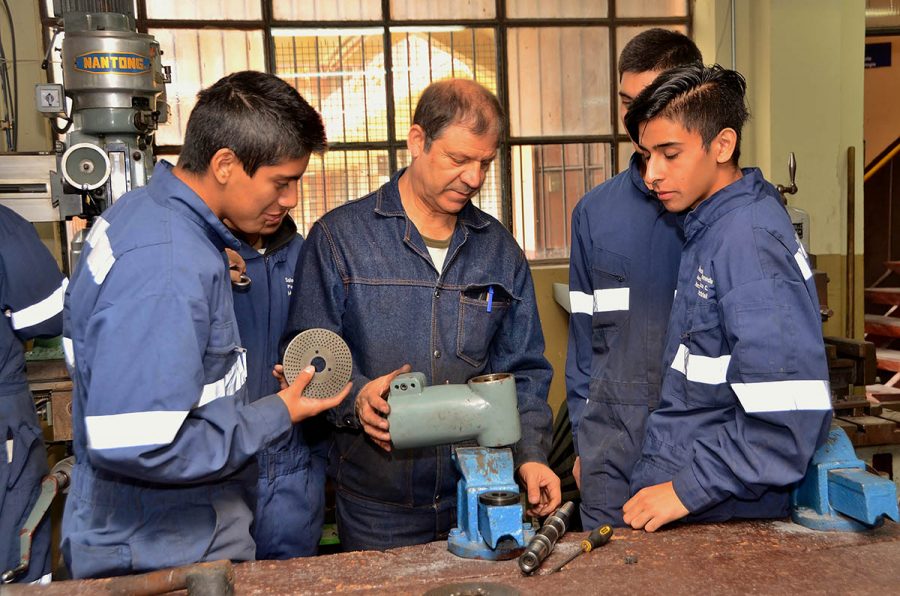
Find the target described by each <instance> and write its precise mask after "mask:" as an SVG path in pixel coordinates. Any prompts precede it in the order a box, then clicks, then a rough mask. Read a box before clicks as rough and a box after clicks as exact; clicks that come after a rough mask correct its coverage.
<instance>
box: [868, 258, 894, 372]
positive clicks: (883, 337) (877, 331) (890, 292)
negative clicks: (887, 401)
mask: <svg viewBox="0 0 900 596" xmlns="http://www.w3.org/2000/svg"><path fill="white" fill-rule="evenodd" d="M885 266H886V267H887V271H885V273H884V275H882V276H881V277H880V278H879V279H878V281H876V282H875V284H873V286H872V287H870V288H866V301H867V302H868V303H869V304H872V305H879V306H884V307H887V309H886V310H885V312H884V314H883V315H875V314H867V315H866V317H865V322H866V339H867V340H868V341H871V342H873V343H874V344H875V348H876V350H875V358H876V361H877V363H878V369H879V370H883V371H888V372H890V373H893V376H892V377H891V379H890V380H889V381H888V382H886V383H885V386H887V387H895V386H897V385H898V384H900V349H897V348H900V312H898V306H900V288H890V287H883V286H881V285H880V284H881V283H882V282H884V281H885V280H887V279H888V278H889V277H892V276H896V275H900V261H887V262H885Z"/></svg>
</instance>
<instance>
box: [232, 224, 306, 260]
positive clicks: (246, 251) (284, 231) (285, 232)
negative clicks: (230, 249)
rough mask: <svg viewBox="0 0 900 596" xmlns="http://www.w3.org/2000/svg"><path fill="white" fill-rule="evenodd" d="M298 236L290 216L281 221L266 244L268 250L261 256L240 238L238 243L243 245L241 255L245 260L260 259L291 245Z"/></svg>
mask: <svg viewBox="0 0 900 596" xmlns="http://www.w3.org/2000/svg"><path fill="white" fill-rule="evenodd" d="M296 235H297V224H296V223H294V220H293V219H291V216H290V215H285V216H284V219H283V220H281V225H280V226H278V229H277V230H275V232H273V233H272V235H271V236H270V237H269V241H268V243H266V250H265V252H264V253H262V254H260V252H259V251H258V250H256V249H255V248H253V247H252V246H250V245H249V244H247V243H246V242H244V241H243V240H241V239H240V238H238V241H239V242H240V243H241V249H240V251H238V252H240V254H241V256H242V257H243V258H244V260H245V261H246V260H248V259H258V258H260V257H262V256H263V255H265V256H267V257H268V256H271V255H273V254H275V253H276V252H278V251H279V250H281V249H282V248H284V247H285V246H287V245H288V244H290V242H291V240H293V239H294V236H296Z"/></svg>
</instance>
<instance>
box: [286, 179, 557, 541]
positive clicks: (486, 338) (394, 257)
mask: <svg viewBox="0 0 900 596" xmlns="http://www.w3.org/2000/svg"><path fill="white" fill-rule="evenodd" d="M404 171H405V170H404ZM402 173H403V171H401V172H398V173H397V174H395V175H394V177H393V178H392V179H391V180H390V181H389V182H387V183H386V184H385V185H384V186H382V187H381V188H379V189H378V190H376V191H375V192H373V193H371V194H370V195H368V196H366V197H364V198H362V199H359V200H357V201H353V202H351V203H348V204H346V205H342V206H340V207H338V208H336V209H334V210H332V211H331V212H329V213H327V214H326V215H325V216H323V217H322V219H320V220H319V221H318V222H317V223H316V224H315V225H314V226H313V228H312V230H311V231H310V233H309V236H308V238H307V240H306V242H305V243H304V244H303V250H302V251H301V255H300V262H299V263H298V265H297V274H296V275H295V279H296V280H297V287H296V291H295V292H294V296H293V300H292V304H291V317H290V322H289V324H288V327H289V329H292V330H294V331H297V330H303V329H309V328H314V327H324V328H327V329H330V330H332V331H335V332H336V333H338V334H339V335H341V337H343V339H344V340H345V341H346V342H347V344H348V346H349V347H350V352H351V354H352V356H353V378H352V381H353V392H352V393H351V395H350V397H348V398H347V399H346V400H344V402H343V403H342V404H341V405H340V406H339V407H337V408H334V409H333V410H331V411H330V420H331V421H332V422H333V423H334V424H335V425H336V427H337V428H336V432H335V435H334V442H335V445H334V448H333V449H332V453H331V458H330V466H329V468H330V472H331V473H332V474H333V476H334V478H335V482H336V484H337V521H338V531H339V533H340V538H341V544H342V546H343V547H344V549H345V550H359V549H387V548H392V547H396V546H405V545H410V544H421V543H424V542H429V541H433V540H438V539H442V538H445V537H446V534H447V532H448V531H449V529H450V528H451V527H452V525H453V522H454V518H455V513H456V482H457V480H458V479H459V475H458V472H457V470H456V467H455V465H454V464H453V462H452V460H451V458H450V446H448V445H440V446H436V447H427V448H421V449H408V450H394V451H391V452H386V451H384V450H383V449H382V448H381V447H378V446H377V445H375V444H374V443H373V442H372V441H371V440H369V439H368V438H367V435H366V434H365V433H364V432H363V430H362V429H361V427H360V425H359V422H358V420H357V417H356V415H355V413H354V408H355V400H356V392H358V391H359V390H360V389H361V388H362V387H363V386H364V385H365V384H366V383H367V382H368V381H369V380H371V379H374V378H377V377H380V376H382V375H384V374H387V373H389V372H391V371H393V370H394V369H396V368H399V367H400V366H401V365H403V364H404V363H409V364H410V365H411V366H412V370H414V371H420V372H422V373H423V374H424V375H425V378H426V380H427V382H428V384H429V385H436V384H442V383H465V382H466V381H467V380H468V379H470V378H472V377H474V376H476V375H480V374H486V373H492V372H496V373H500V372H508V373H514V374H515V376H516V390H517V393H518V404H519V416H520V419H521V424H522V438H521V440H520V441H519V442H518V443H517V444H516V445H515V446H513V452H514V461H515V465H516V466H518V465H520V464H522V463H524V462H529V461H536V462H541V463H546V461H547V459H546V458H547V452H548V451H549V448H550V438H551V436H552V435H551V420H552V415H551V411H550V407H549V406H548V404H547V391H548V389H549V384H550V377H551V375H552V370H551V368H550V364H549V362H547V360H546V359H545V358H544V355H543V354H544V338H543V333H542V332H541V326H540V320H539V318H538V312H537V305H536V302H535V296H534V284H533V282H532V279H531V272H530V270H529V268H528V263H527V261H526V260H525V255H524V253H523V252H522V250H521V249H520V248H519V246H518V245H517V244H516V241H515V239H514V238H513V237H512V235H510V233H509V232H508V231H507V230H506V229H505V228H504V227H503V226H502V225H501V224H500V223H499V222H498V221H497V220H495V219H494V218H492V217H490V216H489V215H487V214H485V213H484V212H482V211H481V210H479V209H478V208H476V207H475V206H474V205H472V204H471V203H470V204H468V205H466V206H465V207H464V208H463V209H462V211H460V213H459V215H458V219H457V225H456V229H455V231H454V232H453V236H452V238H451V241H450V247H449V249H448V252H447V257H446V260H445V261H444V265H443V269H442V271H441V273H438V271H437V269H436V268H435V266H434V265H433V263H432V261H431V257H430V256H429V253H428V249H427V248H426V246H425V242H424V240H423V239H422V236H421V235H420V234H419V232H418V230H417V229H416V227H415V225H414V224H413V223H412V221H411V220H410V219H409V218H408V217H407V216H406V212H405V211H404V210H403V206H402V204H401V201H400V192H399V190H398V187H397V180H398V179H399V177H400V176H401V175H402ZM491 287H493V288H494V293H493V304H492V307H491V308H490V309H489V308H488V303H487V301H486V300H485V299H484V295H485V293H486V290H488V289H489V288H491Z"/></svg>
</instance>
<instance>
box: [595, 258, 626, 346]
mask: <svg viewBox="0 0 900 596" xmlns="http://www.w3.org/2000/svg"><path fill="white" fill-rule="evenodd" d="M628 268H629V259H628V257H624V256H622V255H619V254H616V253H614V252H610V251H608V250H604V249H602V248H598V249H596V250H594V259H593V264H592V266H591V284H592V286H593V288H594V295H593V314H592V316H591V327H592V329H593V333H592V344H593V348H594V353H595V354H599V355H601V356H602V355H605V354H607V353H608V352H609V350H610V348H611V347H612V346H613V344H614V343H615V340H616V338H617V336H618V333H619V326H621V325H622V324H623V323H624V322H625V321H627V320H628V313H629V309H630V306H631V288H630V287H629V275H628Z"/></svg>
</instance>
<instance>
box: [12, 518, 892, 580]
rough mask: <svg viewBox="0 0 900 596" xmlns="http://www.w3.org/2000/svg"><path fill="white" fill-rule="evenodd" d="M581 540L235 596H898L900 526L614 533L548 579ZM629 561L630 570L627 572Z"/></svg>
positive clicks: (303, 573)
mask: <svg viewBox="0 0 900 596" xmlns="http://www.w3.org/2000/svg"><path fill="white" fill-rule="evenodd" d="M584 536H585V534H583V533H579V534H568V535H566V536H565V537H564V538H563V540H562V541H561V542H560V543H559V544H558V545H557V547H556V550H555V551H554V552H553V553H552V554H551V556H550V557H549V558H548V560H547V561H545V562H544V565H543V566H542V567H541V569H539V570H538V572H537V573H536V574H535V575H533V576H531V577H525V576H523V575H522V574H521V572H520V571H519V568H518V566H517V564H516V561H514V560H513V561H503V562H487V561H475V560H467V559H460V558H458V557H456V556H454V555H452V554H450V553H449V552H448V551H447V545H446V543H443V542H434V543H431V544H426V545H422V546H414V547H406V548H399V549H395V550H391V551H387V552H356V553H343V554H336V555H328V556H321V557H315V558H310V559H293V560H290V561H255V562H252V563H243V564H240V565H237V566H235V593H236V594H238V595H250V594H254V595H255V594H337V593H363V594H424V593H425V592H427V591H428V590H430V589H433V588H438V587H440V586H446V585H448V584H454V583H464V582H490V583H493V584H502V585H503V586H506V587H507V588H512V589H513V590H516V591H518V592H519V593H521V594H541V595H553V596H559V595H563V594H578V595H580V596H583V595H589V594H605V593H612V594H666V595H667V596H672V595H676V594H744V593H763V594H808V593H821V594H824V593H841V594H843V593H852V594H878V595H887V594H900V525H898V524H895V523H893V522H887V523H886V524H885V525H884V526H883V527H881V528H879V529H877V530H873V531H870V532H867V533H862V534H853V533H824V532H815V531H812V530H806V529H805V528H802V527H800V526H797V525H795V524H792V523H790V522H787V521H774V522H734V523H727V524H709V525H695V526H675V527H673V528H671V529H669V530H665V531H660V532H657V533H655V534H646V533H644V532H636V531H630V530H617V531H616V534H615V536H614V537H613V539H612V541H611V542H610V543H609V544H608V545H606V546H604V547H602V548H600V549H598V550H596V551H594V552H592V553H588V554H586V555H582V556H581V557H579V558H578V559H576V560H575V561H574V562H573V563H572V564H570V565H569V566H568V567H566V569H564V570H563V571H562V572H560V573H556V574H548V573H547V571H548V570H549V569H550V568H551V567H553V566H554V565H555V564H556V563H559V562H561V561H562V560H564V559H565V558H566V557H567V556H568V555H571V554H573V553H575V552H576V551H577V550H578V544H579V542H580V540H581V539H582V538H583V537H584ZM626 557H628V558H629V559H631V560H635V559H636V562H632V563H627V562H626ZM101 582H102V580H101ZM99 583H100V582H90V581H81V582H58V583H55V584H53V585H52V587H50V588H49V589H36V590H34V593H36V594H67V595H70V594H90V593H97V592H96V589H97V588H98V587H99V586H98V584H99ZM30 592H32V590H29V593H30ZM445 593H450V592H445ZM457 593H458V594H472V593H478V592H457ZM481 593H484V594H491V593H497V592H487V591H485V592H481ZM506 593H515V592H506Z"/></svg>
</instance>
